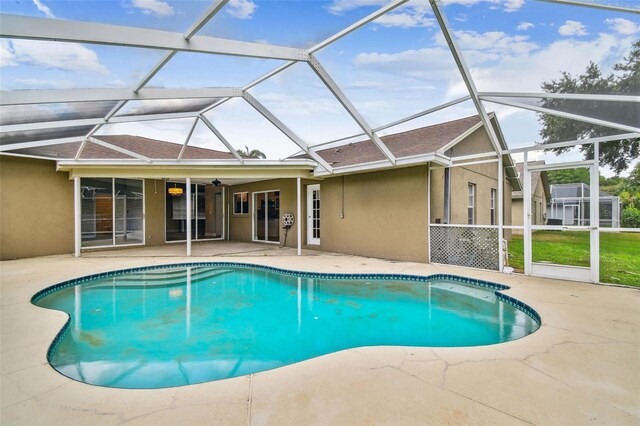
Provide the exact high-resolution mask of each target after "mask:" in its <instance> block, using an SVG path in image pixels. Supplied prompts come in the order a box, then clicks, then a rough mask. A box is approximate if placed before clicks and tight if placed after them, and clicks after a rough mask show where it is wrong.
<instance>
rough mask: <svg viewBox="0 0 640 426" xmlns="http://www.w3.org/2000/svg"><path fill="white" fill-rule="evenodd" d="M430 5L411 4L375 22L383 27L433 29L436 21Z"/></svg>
mask: <svg viewBox="0 0 640 426" xmlns="http://www.w3.org/2000/svg"><path fill="white" fill-rule="evenodd" d="M432 14H433V12H432V11H431V8H430V7H429V5H428V4H409V5H408V6H405V7H401V8H399V9H397V10H395V11H393V12H390V13H387V14H386V15H383V16H381V17H380V18H378V19H376V20H375V23H376V24H378V25H382V26H383V27H400V28H417V27H432V26H434V25H435V24H436V21H435V19H434V18H433V17H431V15H432Z"/></svg>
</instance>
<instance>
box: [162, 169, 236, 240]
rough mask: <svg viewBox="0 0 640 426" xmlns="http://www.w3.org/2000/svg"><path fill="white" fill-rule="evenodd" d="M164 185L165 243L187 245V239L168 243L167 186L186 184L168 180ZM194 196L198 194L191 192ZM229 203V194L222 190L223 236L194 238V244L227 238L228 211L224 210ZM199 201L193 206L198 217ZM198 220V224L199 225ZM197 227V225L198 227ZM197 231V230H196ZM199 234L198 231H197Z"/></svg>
mask: <svg viewBox="0 0 640 426" xmlns="http://www.w3.org/2000/svg"><path fill="white" fill-rule="evenodd" d="M163 183H164V209H163V218H164V228H163V229H164V243H165V244H174V243H186V242H187V239H186V238H185V239H184V240H171V241H167V195H168V194H167V185H168V184H170V183H181V184H183V185H186V183H185V182H180V181H177V180H167V181H163ZM191 185H194V186H196V188H197V186H198V185H203V186H204V185H205V184H204V183H191ZM191 193H192V194H196V192H193V191H192V192H191ZM185 195H186V191H185ZM197 198H198V197H197V196H196V200H197ZM226 203H227V192H226V191H225V190H222V236H221V237H218V238H193V239H191V241H192V242H196V243H197V242H200V241H221V240H225V239H226V238H227V234H226V232H227V225H226V224H227V222H228V220H227V209H225V208H224V206H225V205H226ZM197 208H198V207H197V201H196V203H194V204H193V209H194V210H195V211H196V215H197ZM192 219H195V218H194V217H192ZM197 222H198V221H197V219H196V223H197ZM196 226H197V225H196ZM194 229H195V228H194ZM196 234H197V231H196Z"/></svg>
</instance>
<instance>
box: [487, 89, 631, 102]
mask: <svg viewBox="0 0 640 426" xmlns="http://www.w3.org/2000/svg"><path fill="white" fill-rule="evenodd" d="M478 97H479V98H480V99H484V98H543V99H567V100H581V101H598V102H635V103H640V96H629V95H597V94H585V93H545V92H541V93H531V92H478Z"/></svg>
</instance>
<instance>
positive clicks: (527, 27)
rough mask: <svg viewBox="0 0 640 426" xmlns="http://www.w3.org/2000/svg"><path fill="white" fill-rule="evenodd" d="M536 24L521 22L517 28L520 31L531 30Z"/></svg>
mask: <svg viewBox="0 0 640 426" xmlns="http://www.w3.org/2000/svg"><path fill="white" fill-rule="evenodd" d="M534 27H535V25H533V24H532V23H531V22H524V21H523V22H520V24H518V28H516V29H517V30H518V31H527V30H530V29H531V28H534Z"/></svg>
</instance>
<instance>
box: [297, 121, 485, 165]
mask: <svg viewBox="0 0 640 426" xmlns="http://www.w3.org/2000/svg"><path fill="white" fill-rule="evenodd" d="M478 123H480V117H479V116H478V115H474V116H471V117H466V118H461V119H459V120H453V121H448V122H445V123H440V124H435V125H432V126H426V127H420V128H418V129H413V130H408V131H406V132H400V133H395V134H392V135H387V136H382V137H381V138H380V139H382V141H383V142H384V143H385V145H386V146H387V147H388V148H389V150H390V151H391V153H392V154H393V155H394V156H395V157H396V158H403V157H411V156H414V155H421V154H430V153H434V152H436V151H437V150H439V149H440V148H442V147H444V146H446V145H447V144H448V143H449V142H451V141H453V140H455V139H456V138H457V137H458V136H460V135H462V134H463V133H464V132H466V131H467V130H469V129H471V128H472V127H473V126H475V125H477V124H478ZM316 152H317V154H319V155H320V156H321V157H322V159H324V160H325V161H326V162H327V163H329V164H330V165H331V166H333V167H343V166H352V165H354V164H363V163H369V162H372V161H380V160H384V159H385V157H384V155H383V154H382V152H380V150H379V149H378V147H377V146H376V145H375V144H374V143H373V141H371V140H370V139H367V140H365V141H361V142H354V143H350V144H346V145H341V146H338V147H334V148H327V149H323V150H319V151H316ZM293 158H308V157H307V155H306V154H301V155H298V156H295V157H293Z"/></svg>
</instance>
